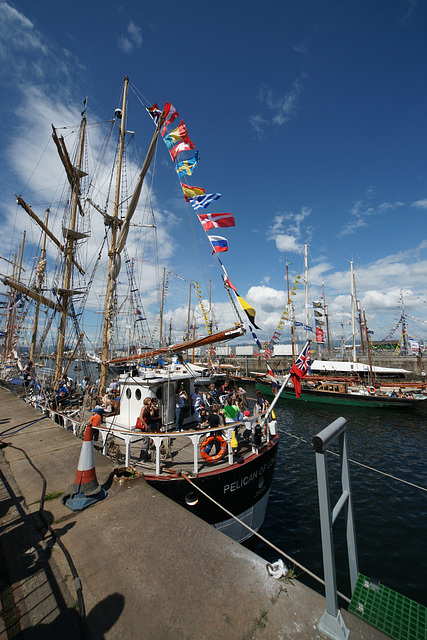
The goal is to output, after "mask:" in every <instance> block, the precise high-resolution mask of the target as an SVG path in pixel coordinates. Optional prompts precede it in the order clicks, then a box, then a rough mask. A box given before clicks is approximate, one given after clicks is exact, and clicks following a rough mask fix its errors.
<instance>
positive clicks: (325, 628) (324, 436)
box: [312, 418, 359, 640]
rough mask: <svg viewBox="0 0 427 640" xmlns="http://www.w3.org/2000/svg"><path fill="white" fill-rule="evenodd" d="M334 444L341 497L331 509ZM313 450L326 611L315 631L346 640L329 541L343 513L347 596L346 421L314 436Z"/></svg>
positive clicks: (350, 542)
mask: <svg viewBox="0 0 427 640" xmlns="http://www.w3.org/2000/svg"><path fill="white" fill-rule="evenodd" d="M336 440H337V441H338V449H339V458H340V467H341V489H342V493H341V496H340V497H339V498H338V501H337V502H336V504H335V506H334V507H333V508H331V497H330V490H329V479H328V465H327V453H328V451H327V446H328V445H329V444H330V443H332V442H334V441H336ZM312 442H313V446H314V449H315V451H316V469H317V484H318V492H319V510H320V528H321V534H322V554H323V570H324V574H325V595H326V611H325V612H324V613H323V615H322V617H321V619H320V622H319V629H320V630H321V631H322V632H323V633H325V634H326V635H327V636H329V637H330V638H333V640H346V639H347V638H348V636H349V633H350V632H349V630H348V629H347V627H346V625H345V623H344V620H343V618H342V616H341V613H340V611H339V609H338V594H337V578H336V570H335V553H334V541H333V525H334V523H335V521H336V519H337V517H338V515H339V513H340V512H341V511H342V510H343V509H344V510H345V517H346V540H347V554H348V564H349V570H350V583H351V592H352V593H353V591H354V588H355V586H356V582H357V576H358V573H359V569H358V560H357V548H356V531H355V525H354V510H353V501H352V495H351V487H350V470H349V460H348V451H347V431H346V420H345V419H344V418H338V419H337V420H335V421H334V422H332V423H331V424H330V425H329V426H328V427H326V428H325V429H323V431H321V432H320V433H318V434H317V435H316V436H314V438H313V440H312Z"/></svg>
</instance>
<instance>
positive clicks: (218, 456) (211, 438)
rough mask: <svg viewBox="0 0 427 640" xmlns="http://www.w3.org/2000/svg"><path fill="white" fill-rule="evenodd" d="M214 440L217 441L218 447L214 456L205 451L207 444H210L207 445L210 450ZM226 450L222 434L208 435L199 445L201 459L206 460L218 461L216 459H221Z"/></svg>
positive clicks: (225, 442)
mask: <svg viewBox="0 0 427 640" xmlns="http://www.w3.org/2000/svg"><path fill="white" fill-rule="evenodd" d="M215 440H216V441H217V442H219V444H220V449H219V451H218V453H216V454H215V455H214V456H210V455H209V453H207V452H206V448H207V446H208V445H211V446H210V447H209V451H210V450H211V448H212V446H213V443H214V441H215ZM226 451H227V441H226V439H225V438H224V437H223V436H209V438H206V440H203V442H202V444H201V445H200V455H201V456H202V458H203V460H206V462H218V460H222V458H223V457H224V456H225V452H226Z"/></svg>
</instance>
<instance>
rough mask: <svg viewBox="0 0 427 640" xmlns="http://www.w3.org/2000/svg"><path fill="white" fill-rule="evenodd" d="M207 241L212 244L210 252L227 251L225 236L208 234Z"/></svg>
mask: <svg viewBox="0 0 427 640" xmlns="http://www.w3.org/2000/svg"><path fill="white" fill-rule="evenodd" d="M208 238H209V242H210V243H211V245H212V249H213V251H212V253H220V252H221V251H228V242H227V240H226V238H223V237H221V236H208Z"/></svg>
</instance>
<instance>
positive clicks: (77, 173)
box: [52, 103, 86, 384]
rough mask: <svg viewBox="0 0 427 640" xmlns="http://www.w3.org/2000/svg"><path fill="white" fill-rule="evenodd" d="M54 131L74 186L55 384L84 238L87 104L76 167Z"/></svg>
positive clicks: (60, 366)
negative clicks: (80, 219)
mask: <svg viewBox="0 0 427 640" xmlns="http://www.w3.org/2000/svg"><path fill="white" fill-rule="evenodd" d="M52 129H53V133H52V135H53V139H54V141H55V144H56V145H57V148H58V152H59V155H60V158H61V160H62V162H63V164H64V166H65V168H66V170H67V167H68V170H67V176H68V179H69V181H70V183H71V185H72V190H73V200H72V206H71V218H70V226H69V228H68V229H65V228H63V234H64V236H65V237H66V240H67V244H66V247H65V275H64V281H63V288H62V289H61V290H60V291H59V293H60V295H61V298H62V308H61V320H60V323H59V334H58V346H57V352H56V368H55V384H56V383H58V382H59V380H60V379H61V377H62V362H63V359H64V348H65V332H66V328H67V319H68V315H69V312H68V306H69V302H70V298H71V296H72V295H73V291H71V289H70V285H71V274H72V268H73V257H74V245H75V241H76V240H77V239H78V238H81V237H84V234H78V233H77V232H76V220H77V208H79V210H81V205H80V199H79V195H80V179H81V178H82V177H83V176H85V175H86V174H85V173H84V172H83V171H82V162H83V151H84V142H85V133H86V103H85V109H84V111H83V113H82V121H81V125H80V139H79V146H78V156H77V163H76V166H75V167H72V166H71V162H70V160H69V158H68V155H67V154H66V149H65V143H64V141H63V139H62V138H60V139H59V138H58V136H57V134H56V130H55V128H54V127H52ZM70 170H71V172H72V176H70V175H69V173H70Z"/></svg>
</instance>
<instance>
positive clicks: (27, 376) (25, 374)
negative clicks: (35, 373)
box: [22, 360, 33, 387]
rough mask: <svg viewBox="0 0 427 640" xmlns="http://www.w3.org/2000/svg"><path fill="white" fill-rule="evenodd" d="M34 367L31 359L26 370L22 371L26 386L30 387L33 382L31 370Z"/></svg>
mask: <svg viewBox="0 0 427 640" xmlns="http://www.w3.org/2000/svg"><path fill="white" fill-rule="evenodd" d="M32 369H33V363H32V362H31V360H30V361H29V362H28V363H27V364H26V365H25V367H24V370H23V372H22V377H23V378H24V387H28V385H29V384H30V382H31V371H32Z"/></svg>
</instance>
